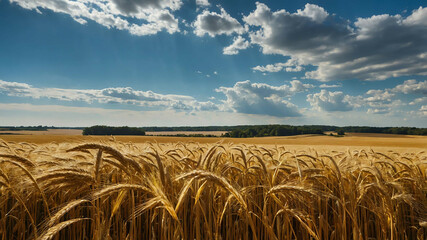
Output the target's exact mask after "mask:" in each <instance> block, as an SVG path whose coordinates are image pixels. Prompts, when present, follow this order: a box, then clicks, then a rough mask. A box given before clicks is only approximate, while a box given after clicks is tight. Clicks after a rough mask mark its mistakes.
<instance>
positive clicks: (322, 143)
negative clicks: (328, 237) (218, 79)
mask: <svg viewBox="0 0 427 240" xmlns="http://www.w3.org/2000/svg"><path fill="white" fill-rule="evenodd" d="M384 135H387V136H384ZM110 138H111V137H110V136H82V135H75V136H70V135H42V136H40V135H39V136H29V135H25V136H24V135H2V136H0V139H3V140H5V141H13V142H30V143H36V144H43V143H50V142H57V143H62V142H90V141H107V140H109V139H110ZM114 139H116V140H117V141H121V142H132V143H145V142H158V143H178V142H198V143H216V142H219V141H222V142H224V143H234V144H239V143H244V144H256V145H259V144H262V145H273V146H274V145H286V146H294V145H295V146H307V147H308V146H313V147H316V149H318V148H319V147H321V148H330V147H332V146H335V147H338V148H340V149H344V150H345V149H346V148H347V147H352V146H354V147H367V148H369V147H375V148H376V147H386V148H387V147H392V148H403V149H407V148H423V149H425V148H427V136H412V135H410V136H409V135H393V134H377V135H375V134H356V133H350V134H348V135H346V136H344V137H331V136H323V135H299V136H289V137H262V138H210V137H201V138H200V137H199V138H198V137H164V136H114Z"/></svg>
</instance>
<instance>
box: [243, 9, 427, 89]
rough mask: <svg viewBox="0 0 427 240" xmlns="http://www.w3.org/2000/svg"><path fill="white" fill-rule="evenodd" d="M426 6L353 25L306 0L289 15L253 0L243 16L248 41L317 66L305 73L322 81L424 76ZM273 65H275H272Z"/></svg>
mask: <svg viewBox="0 0 427 240" xmlns="http://www.w3.org/2000/svg"><path fill="white" fill-rule="evenodd" d="M426 9H427V8H419V9H417V10H415V11H413V12H412V14H411V15H410V16H408V17H406V18H404V17H402V16H400V15H395V16H391V15H387V14H384V15H378V16H372V17H369V18H359V19H357V21H356V22H354V23H353V24H351V23H350V22H348V21H344V20H341V19H340V18H338V17H335V16H333V15H330V14H328V13H327V12H326V11H325V10H324V9H323V8H321V7H319V6H316V5H312V4H307V5H306V6H305V8H304V9H303V10H297V11H296V13H289V12H287V11H286V10H279V11H271V10H270V9H269V8H268V7H267V5H265V4H263V3H257V6H256V9H255V10H254V11H253V12H251V13H250V14H249V15H247V16H245V17H244V18H243V21H244V22H245V23H246V24H247V25H248V26H249V36H250V39H251V44H257V45H259V46H260V47H261V49H262V52H263V53H264V54H281V55H284V56H290V57H291V58H292V59H296V60H298V61H299V62H300V63H301V64H303V65H313V66H317V67H318V68H317V69H316V70H314V71H311V72H307V73H306V77H307V78H312V79H317V80H320V81H331V80H344V79H355V78H357V79H362V80H384V79H387V78H390V77H398V76H409V75H427V44H425V42H427V28H426V23H425V21H424V19H426V18H427V10H426ZM273 69H274V68H273Z"/></svg>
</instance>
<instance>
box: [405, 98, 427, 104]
mask: <svg viewBox="0 0 427 240" xmlns="http://www.w3.org/2000/svg"><path fill="white" fill-rule="evenodd" d="M425 103H426V104H427V97H421V98H416V99H414V100H413V101H412V102H410V103H409V105H417V104H425Z"/></svg>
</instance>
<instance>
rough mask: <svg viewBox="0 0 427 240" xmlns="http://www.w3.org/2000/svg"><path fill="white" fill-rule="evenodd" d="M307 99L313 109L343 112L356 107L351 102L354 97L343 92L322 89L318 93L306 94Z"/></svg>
mask: <svg viewBox="0 0 427 240" xmlns="http://www.w3.org/2000/svg"><path fill="white" fill-rule="evenodd" d="M307 101H308V102H309V103H310V105H311V106H312V107H314V108H315V109H317V110H322V111H326V112H336V111H340V112H345V111H350V110H353V108H354V107H356V105H355V104H354V103H353V102H354V97H351V96H349V95H345V94H344V93H343V92H329V91H326V90H324V89H322V90H321V91H320V92H319V93H315V94H308V95H307Z"/></svg>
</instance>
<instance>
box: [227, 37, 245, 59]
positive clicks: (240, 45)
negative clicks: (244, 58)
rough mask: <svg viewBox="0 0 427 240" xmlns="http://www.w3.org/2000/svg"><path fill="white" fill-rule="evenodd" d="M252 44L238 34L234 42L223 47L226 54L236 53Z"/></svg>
mask: <svg viewBox="0 0 427 240" xmlns="http://www.w3.org/2000/svg"><path fill="white" fill-rule="evenodd" d="M249 46H250V43H249V42H248V41H246V39H244V38H243V37H242V36H237V37H235V38H234V39H233V43H232V44H231V45H230V46H228V47H225V48H224V49H223V53H224V54H225V55H235V54H238V53H239V50H243V49H246V48H248V47H249Z"/></svg>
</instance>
